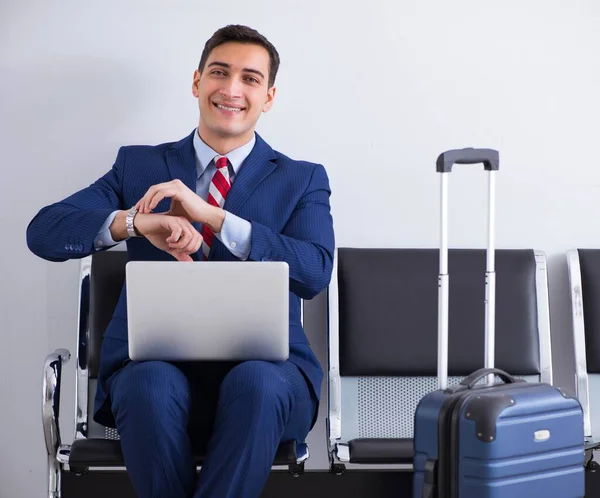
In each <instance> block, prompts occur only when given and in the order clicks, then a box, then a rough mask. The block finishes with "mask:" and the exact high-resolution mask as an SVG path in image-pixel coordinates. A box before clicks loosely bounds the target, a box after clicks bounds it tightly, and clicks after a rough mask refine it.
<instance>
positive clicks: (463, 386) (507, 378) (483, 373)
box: [446, 368, 524, 394]
mask: <svg viewBox="0 0 600 498" xmlns="http://www.w3.org/2000/svg"><path fill="white" fill-rule="evenodd" d="M490 374H494V375H497V376H498V377H500V378H501V379H502V380H503V381H504V382H505V383H506V384H516V383H517V382H524V381H523V380H522V379H517V378H515V377H513V376H512V375H510V374H508V373H506V372H505V371H504V370H500V369H499V368H480V369H479V370H476V371H475V372H473V373H472V374H471V375H469V376H468V377H466V378H465V379H463V381H462V382H461V383H460V384H458V385H457V386H455V387H450V388H448V389H446V393H448V394H454V393H457V392H460V391H466V390H467V389H473V388H474V387H475V384H477V382H479V381H480V380H481V379H483V378H485V377H487V376H488V375H490Z"/></svg>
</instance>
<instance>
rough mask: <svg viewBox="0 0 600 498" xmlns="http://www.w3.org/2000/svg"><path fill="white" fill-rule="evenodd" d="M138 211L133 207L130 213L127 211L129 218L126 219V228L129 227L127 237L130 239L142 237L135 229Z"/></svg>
mask: <svg viewBox="0 0 600 498" xmlns="http://www.w3.org/2000/svg"><path fill="white" fill-rule="evenodd" d="M137 212H138V211H137V209H136V207H135V206H132V207H131V208H130V209H129V211H127V216H126V217H125V226H126V227H127V235H129V236H130V237H142V234H140V233H139V232H138V231H137V230H136V229H135V227H134V226H133V219H134V218H135V215H136V214H137Z"/></svg>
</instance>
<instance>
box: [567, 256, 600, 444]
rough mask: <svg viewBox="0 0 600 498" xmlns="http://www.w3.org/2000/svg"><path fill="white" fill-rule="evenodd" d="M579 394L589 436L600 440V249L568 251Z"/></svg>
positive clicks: (587, 435) (586, 434)
mask: <svg viewBox="0 0 600 498" xmlns="http://www.w3.org/2000/svg"><path fill="white" fill-rule="evenodd" d="M567 262H568V267H569V280H570V287H571V309H572V320H573V344H574V347H575V375H576V383H575V385H576V390H577V397H578V399H579V401H580V402H581V405H582V407H583V414H584V431H585V436H586V438H588V439H589V438H592V439H594V440H595V441H598V440H600V306H598V304H599V303H600V249H574V250H571V251H569V252H568V253H567Z"/></svg>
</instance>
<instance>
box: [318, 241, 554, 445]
mask: <svg viewBox="0 0 600 498" xmlns="http://www.w3.org/2000/svg"><path fill="white" fill-rule="evenodd" d="M485 257H486V256H485V250H477V249H473V250H469V249H465V250H463V249H452V250H450V253H449V273H450V278H449V280H450V298H449V306H450V309H449V382H450V383H451V384H452V383H456V382H459V381H460V379H461V378H462V377H464V376H466V375H468V374H470V373H472V372H473V371H474V370H477V369H478V368H481V367H482V366H483V358H484V323H485V319H484V316H485V311H484V299H485ZM438 258H439V252H438V250H437V249H362V248H360V249H359V248H340V249H338V251H337V254H336V260H335V263H336V265H335V266H334V275H333V278H332V283H331V285H330V287H329V306H330V311H329V362H330V363H329V375H330V420H329V428H330V439H331V440H332V442H333V441H334V440H337V441H338V442H339V441H349V440H352V439H354V438H411V437H412V431H413V417H414V411H415V409H416V405H417V404H418V402H419V400H420V399H421V398H422V397H423V396H424V395H425V394H426V393H427V392H430V391H432V390H434V389H436V388H437V330H438V329H437V320H438V316H437V315H438V265H439V259H438ZM496 280H497V281H496V342H495V352H496V354H495V364H496V366H497V367H498V368H502V369H505V370H507V371H508V372H509V373H511V374H514V375H518V376H521V377H526V378H531V379H536V380H537V379H540V378H541V379H542V380H543V381H545V382H552V366H551V345H550V320H549V307H548V287H547V276H546V260H545V256H544V254H543V253H540V252H536V251H533V250H497V251H496Z"/></svg>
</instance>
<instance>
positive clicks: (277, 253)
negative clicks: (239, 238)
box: [27, 131, 334, 427]
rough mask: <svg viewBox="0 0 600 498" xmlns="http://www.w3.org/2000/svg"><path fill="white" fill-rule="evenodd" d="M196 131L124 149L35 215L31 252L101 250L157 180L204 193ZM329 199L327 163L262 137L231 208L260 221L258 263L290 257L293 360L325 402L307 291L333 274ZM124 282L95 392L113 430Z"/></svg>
mask: <svg viewBox="0 0 600 498" xmlns="http://www.w3.org/2000/svg"><path fill="white" fill-rule="evenodd" d="M193 133H195V131H194V132H193ZM193 133H192V134H190V135H189V136H188V137H186V138H184V139H183V140H181V141H179V142H175V143H165V144H161V145H157V146H127V147H121V148H120V150H119V153H118V155H117V159H116V161H115V164H114V166H113V167H112V169H111V170H110V171H109V172H108V173H106V174H105V175H104V176H103V177H102V178H100V179H99V180H97V181H96V182H94V183H93V184H92V185H90V186H89V187H87V188H84V189H83V190H81V191H79V192H77V193H75V194H73V195H72V196H70V197H68V198H66V199H64V200H63V201H61V202H58V203H56V204H52V205H50V206H47V207H45V208H43V209H42V210H41V211H40V212H39V213H38V214H37V215H36V216H35V218H34V219H33V220H32V221H31V223H30V224H29V226H28V228H27V243H28V246H29V248H30V249H31V251H32V252H34V253H35V254H36V255H38V256H40V257H42V258H44V259H47V260H49V261H65V260H67V259H73V258H83V257H85V256H88V255H89V254H92V253H93V252H95V249H94V239H95V238H96V236H97V234H98V231H99V229H100V227H101V226H102V224H103V223H104V222H105V220H106V218H107V217H108V216H109V215H110V213H112V212H113V211H114V210H116V209H127V208H129V207H131V206H132V205H134V204H135V203H136V202H137V201H138V200H139V199H140V198H141V197H142V196H143V195H144V194H145V192H146V191H147V189H148V188H149V187H151V186H152V185H155V184H157V183H162V182H167V181H170V180H173V179H175V178H179V179H180V180H181V181H183V182H184V183H185V184H186V185H187V186H188V187H189V188H190V189H191V190H193V191H195V188H196V163H195V152H194V146H193ZM329 196H330V189H329V180H328V178H327V174H326V172H325V169H324V168H323V166H321V165H319V164H314V163H309V162H304V161H295V160H292V159H290V158H289V157H286V156H284V155H283V154H281V153H279V152H276V151H274V150H273V149H272V148H271V147H270V146H269V145H268V144H267V143H266V142H265V141H264V140H262V139H261V138H260V137H259V136H258V135H257V136H256V144H255V146H254V148H253V149H252V152H251V153H250V155H249V156H248V157H247V158H246V160H245V162H244V164H243V166H242V168H241V169H240V170H239V172H238V175H237V177H236V180H235V182H234V183H233V185H232V187H231V190H230V192H229V194H228V196H227V199H226V201H225V205H224V209H226V210H227V211H229V212H231V213H233V214H236V215H238V216H240V217H242V218H244V219H246V220H249V221H250V222H251V223H252V238H251V250H250V255H249V258H248V259H249V260H251V261H285V262H287V263H288V264H289V274H290V306H289V317H290V318H289V323H290V361H292V362H293V363H295V364H296V365H297V366H298V367H299V368H300V369H301V370H302V372H304V374H305V376H306V378H307V379H308V381H309V384H310V386H311V387H312V389H313V391H314V393H315V395H316V397H317V399H319V398H320V387H321V380H322V378H323V371H322V369H321V366H320V365H319V362H318V360H317V358H316V357H315V355H314V353H313V352H312V350H311V348H310V345H309V343H308V340H307V338H306V335H305V333H304V330H303V328H302V323H301V320H300V319H301V315H300V298H303V299H311V298H312V297H314V296H316V295H317V294H318V293H319V292H321V291H322V290H323V289H324V288H325V287H327V285H328V284H329V281H330V278H331V272H332V266H333V252H334V234H333V221H332V218H331V213H330V205H329ZM169 202H170V201H169V200H168V199H165V200H163V201H162V202H161V203H160V204H159V205H158V206H157V208H156V210H155V212H163V211H167V210H168V209H169ZM212 244H213V245H212V249H211V253H210V260H217V261H231V260H236V259H237V258H236V257H235V256H233V255H232V254H231V253H230V252H229V251H228V250H227V248H225V247H224V246H223V244H222V243H221V242H220V241H219V240H218V239H216V238H215V239H214V241H213V243H212ZM127 252H128V259H129V260H130V261H133V260H172V259H173V258H172V257H171V256H170V255H168V254H167V253H165V252H163V251H161V250H159V249H157V248H155V247H154V246H153V245H152V244H150V242H148V241H147V240H146V239H143V238H132V239H129V240H127ZM199 254H200V255H201V253H199ZM200 259H201V258H200ZM125 287H126V286H123V290H122V292H121V296H120V298H119V301H118V304H117V306H116V308H115V312H114V314H113V318H112V320H111V322H110V324H109V326H108V327H107V329H106V332H105V334H104V339H103V343H102V350H101V361H100V372H99V378H98V389H97V392H96V399H95V413H94V418H95V420H96V421H97V422H99V423H101V424H104V425H107V426H112V427H114V420H113V417H112V413H111V410H110V403H109V402H108V399H107V396H108V390H107V385H106V382H107V380H108V379H109V378H110V376H111V375H113V374H114V373H115V372H117V371H118V370H119V369H120V368H121V367H122V366H123V364H124V363H125V362H126V361H127V360H128V349H127V306H126V297H125V292H126V288H125Z"/></svg>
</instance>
